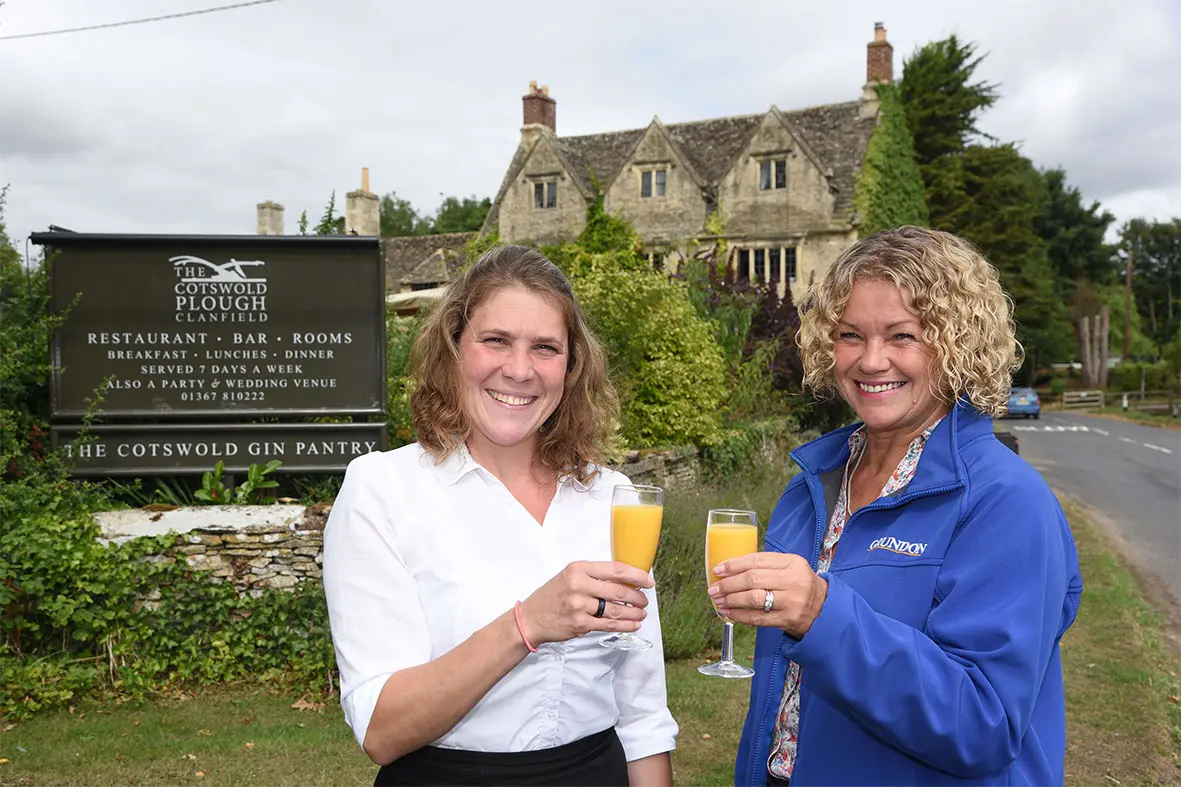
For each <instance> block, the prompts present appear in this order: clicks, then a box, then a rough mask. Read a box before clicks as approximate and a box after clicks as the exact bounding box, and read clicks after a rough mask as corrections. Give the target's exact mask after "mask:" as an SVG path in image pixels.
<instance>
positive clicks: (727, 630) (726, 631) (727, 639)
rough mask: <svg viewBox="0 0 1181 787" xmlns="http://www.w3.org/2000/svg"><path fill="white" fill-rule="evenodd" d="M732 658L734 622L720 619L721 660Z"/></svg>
mask: <svg viewBox="0 0 1181 787" xmlns="http://www.w3.org/2000/svg"><path fill="white" fill-rule="evenodd" d="M733 660H734V624H733V623H731V622H730V621H728V620H723V621H722V661H733Z"/></svg>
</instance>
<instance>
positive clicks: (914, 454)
mask: <svg viewBox="0 0 1181 787" xmlns="http://www.w3.org/2000/svg"><path fill="white" fill-rule="evenodd" d="M942 420H943V418H940V419H939V420H938V421H936V422H935V423H933V424H931V425H930V426H928V427H927V428H926V429H924V430H923V433H922V434H921V435H919V436H918V437H916V438H915V439H914V440H911V441H910V445H909V446H907V449H906V455H905V456H903V457H902V461H901V462H899V463H898V467H896V468H895V469H894V472H893V473H892V474H891V475H890V479H889V480H888V481H886V485H885V486H883V487H882V493H881V495H880V497H886V496H887V495H892V494H894V493H895V492H897V491H898V490H900V489H902V488H904V487H905V486H906V485H907V484H909V483H910V482H911V479H913V478H914V473H915V470H916V469H917V468H918V465H919V457H920V456H922V454H923V448H924V447H925V446H926V445H927V438H929V437H930V436H931V432H933V431H935V427H936V426H938V425H939V423H940V421H942ZM864 450H865V434H864V432H863V431H862V430H861V429H858V430H857V431H855V432H854V433H853V434H851V435H849V462H850V463H851V465H846V467H850V466H851V468H853V472H856V470H855V468H856V467H857V465H858V464H860V462H861V455H862V453H863V452H864ZM848 481H849V472H846V474H845V477H844V479H843V480H842V481H841V491H840V493H839V494H838V495H837V504H836V507H835V508H833V511H832V518H831V519H829V520H828V529H827V530H826V531H825V533H824V543H823V545H822V547H821V549H820V559H819V560H818V561H817V565H816V573H817V574H823V573H824V572H825V571H828V569H829V566H831V565H832V556H833V553H834V552H835V551H836V548H837V542H838V541H840V539H841V533H843V532H844V531H845V522H847V521H848V519H849V510H848V509H849V500H848V493H849V490H848V489H847V488H846V486H847V485H848ZM799 737H800V665H799V664H796V663H795V662H794V661H792V662H789V663H788V665H787V679H786V680H785V681H784V685H783V698H782V699H781V700H780V702H779V715H778V717H777V718H776V720H775V731H774V732H773V733H772V735H771V756H770V757H769V758H768V759H767V770H769V771H770V772H771V773H772V774H774V775H775V776H778V777H779V778H781V779H790V778H791V773H792V770H793V769H794V768H795V764H796V744H797V742H798V741H799Z"/></svg>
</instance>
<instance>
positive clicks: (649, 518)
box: [599, 485, 664, 650]
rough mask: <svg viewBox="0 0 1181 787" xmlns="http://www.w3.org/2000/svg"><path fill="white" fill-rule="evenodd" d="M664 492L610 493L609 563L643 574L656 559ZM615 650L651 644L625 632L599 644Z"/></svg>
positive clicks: (627, 489)
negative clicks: (639, 571) (631, 567)
mask: <svg viewBox="0 0 1181 787" xmlns="http://www.w3.org/2000/svg"><path fill="white" fill-rule="evenodd" d="M663 515H664V490H663V489H661V488H660V487H658V486H642V485H632V486H628V485H621V486H617V487H615V489H614V490H613V491H612V493H611V559H612V560H616V561H618V562H620V563H626V564H628V565H629V566H634V567H635V568H638V569H640V570H641V571H643V572H645V573H647V572H649V571H651V570H652V561H654V560H655V559H656V545H657V544H658V543H659V542H660V520H661V519H662V518H663ZM599 644H600V645H602V646H604V647H607V648H614V649H616V650H647V649H648V648H650V647H652V643H651V642H649V641H648V640H646V639H644V638H643V637H637V636H636V635H635V634H631V633H628V632H626V631H623V632H620V633H618V634H612V635H611V636H609V637H605V638H603V639H601V640H599Z"/></svg>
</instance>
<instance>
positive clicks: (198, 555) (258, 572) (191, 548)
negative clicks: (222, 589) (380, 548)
mask: <svg viewBox="0 0 1181 787" xmlns="http://www.w3.org/2000/svg"><path fill="white" fill-rule="evenodd" d="M323 536H324V526H323V524H321V525H320V527H319V528H318V529H310V530H299V529H294V528H293V527H292V526H290V525H247V526H246V527H244V528H239V527H237V526H235V525H233V524H208V525H202V526H200V527H198V528H197V529H194V530H190V531H189V532H188V533H183V534H181V535H179V536H177V543H176V544H175V545H174V546H173V547H171V548H170V549H169V550H168V552H167V555H168V556H169V557H173V556H177V555H181V556H183V557H184V559H185V561H186V562H187V563H188V564H189V567H190V568H192V569H194V570H197V571H208V572H210V574H211V575H212V577H213V578H214V579H215V580H217V581H222V582H231V583H233V584H234V586H235V587H237V588H238V589H239V590H241V591H244V592H248V593H250V594H251V595H254V596H257V595H260V594H261V593H262V591H263V590H264V589H265V588H280V589H283V590H287V589H290V588H293V587H295V586H296V585H297V584H298V583H299V582H301V581H302V580H305V579H319V578H320V565H321V563H323V560H324V555H323V551H324V542H323Z"/></svg>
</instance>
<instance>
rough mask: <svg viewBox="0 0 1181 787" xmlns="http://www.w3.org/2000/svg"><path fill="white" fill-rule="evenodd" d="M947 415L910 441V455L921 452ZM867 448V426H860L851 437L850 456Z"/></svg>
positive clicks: (940, 417)
mask: <svg viewBox="0 0 1181 787" xmlns="http://www.w3.org/2000/svg"><path fill="white" fill-rule="evenodd" d="M946 417H947V416H946V415H941V416H939V418H937V419H936V420H935V422H934V423H933V424H931V425H930V426H928V427H927V428H926V429H924V430H923V433H922V434H920V435H919V436H918V437H916V438H915V439H913V440H911V441H910V446H909V450H908V453H909V452H910V451H921V450H922V449H923V447H924V446H926V444H927V439H928V438H929V437H930V436H931V432H934V431H935V427H937V426H939V424H941V423H943V419H944V418H946ZM864 447H865V425H864V424H862V425H861V426H859V427H858V428H857V429H856V430H855V431H854V432H853V434H851V435H849V455H850V456H856V455H857V452H858V451H860V450H861V449H862V448H864Z"/></svg>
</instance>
